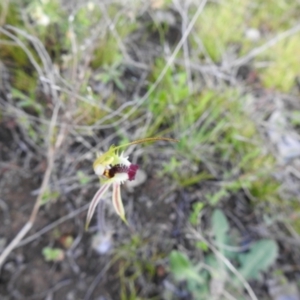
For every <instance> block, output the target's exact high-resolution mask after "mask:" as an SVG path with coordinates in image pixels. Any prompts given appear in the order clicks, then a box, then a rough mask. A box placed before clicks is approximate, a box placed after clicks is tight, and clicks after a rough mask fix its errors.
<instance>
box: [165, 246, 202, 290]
mask: <svg viewBox="0 0 300 300" xmlns="http://www.w3.org/2000/svg"><path fill="white" fill-rule="evenodd" d="M169 259H170V267H171V272H172V273H173V275H174V277H175V279H176V280H178V281H180V280H187V281H193V282H195V284H196V283H197V284H202V283H203V278H202V277H201V275H200V274H199V273H198V271H197V270H196V268H195V267H194V266H193V265H192V263H191V261H190V260H189V258H188V257H187V256H186V255H185V254H184V253H182V252H179V251H175V250H174V251H172V252H171V254H170V257H169Z"/></svg>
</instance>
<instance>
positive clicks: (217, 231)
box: [212, 209, 229, 245]
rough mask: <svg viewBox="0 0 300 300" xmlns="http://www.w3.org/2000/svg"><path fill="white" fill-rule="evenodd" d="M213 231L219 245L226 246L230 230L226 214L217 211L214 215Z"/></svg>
mask: <svg viewBox="0 0 300 300" xmlns="http://www.w3.org/2000/svg"><path fill="white" fill-rule="evenodd" d="M212 230H213V233H214V236H215V238H216V242H217V244H220V245H224V244H226V240H227V232H228V230H229V224H228V221H227V218H226V216H225V215H224V213H223V212H222V211H221V210H219V209H216V210H214V212H213V215H212Z"/></svg>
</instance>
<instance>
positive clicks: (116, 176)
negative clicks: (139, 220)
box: [86, 137, 177, 228]
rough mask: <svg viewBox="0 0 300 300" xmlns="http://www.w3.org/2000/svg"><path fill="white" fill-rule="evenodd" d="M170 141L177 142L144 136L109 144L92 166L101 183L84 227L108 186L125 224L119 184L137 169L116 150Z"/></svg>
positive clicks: (131, 177)
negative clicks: (121, 142) (128, 141)
mask: <svg viewBox="0 0 300 300" xmlns="http://www.w3.org/2000/svg"><path fill="white" fill-rule="evenodd" d="M161 140H163V141H170V142H177V140H174V139H170V138H162V137H154V138H145V139H141V140H137V141H134V142H131V143H128V144H125V145H121V146H117V147H115V146H111V147H110V148H109V150H108V151H107V152H105V153H104V154H103V155H101V156H98V157H97V159H96V160H95V161H94V164H93V167H94V171H95V173H96V175H97V176H98V177H99V178H100V179H102V178H105V180H103V182H102V185H101V186H100V188H99V190H98V191H97V193H96V194H95V196H94V198H93V199H92V201H91V204H90V206H89V209H88V213H87V219H86V228H88V226H89V224H90V221H91V219H92V216H93V214H94V212H95V209H96V207H97V205H98V203H99V201H100V200H101V199H102V197H103V196H104V194H105V193H106V192H107V190H108V189H109V187H110V186H112V188H113V192H112V203H113V206H114V208H115V210H116V212H117V214H118V215H119V216H120V218H121V219H122V220H123V221H124V222H125V223H126V224H127V221H126V218H125V211H124V207H123V203H122V198H121V184H123V183H125V182H126V181H128V180H129V181H131V180H134V179H135V175H136V172H137V170H138V168H139V167H138V165H135V164H132V163H131V162H130V161H129V160H128V156H125V155H124V152H122V153H121V154H119V152H118V150H119V149H120V148H123V147H127V146H130V145H135V144H141V143H146V142H153V141H161Z"/></svg>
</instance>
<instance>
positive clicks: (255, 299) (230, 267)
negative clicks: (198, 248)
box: [190, 228, 258, 300]
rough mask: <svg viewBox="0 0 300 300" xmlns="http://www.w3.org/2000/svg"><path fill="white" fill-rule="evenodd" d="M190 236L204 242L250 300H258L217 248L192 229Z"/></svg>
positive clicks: (244, 280) (245, 281)
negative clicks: (241, 285)
mask: <svg viewBox="0 0 300 300" xmlns="http://www.w3.org/2000/svg"><path fill="white" fill-rule="evenodd" d="M190 230H191V231H192V234H193V236H194V237H196V238H197V239H199V240H201V241H203V242H205V243H206V244H207V245H208V247H209V248H210V250H211V251H212V252H213V253H214V255H215V256H216V257H218V258H219V259H220V260H222V262H223V263H224V264H225V265H226V267H227V268H228V269H229V270H230V271H231V272H232V273H233V274H234V275H235V276H236V277H237V278H238V280H239V281H240V282H241V283H242V284H243V286H244V288H245V289H246V291H247V292H248V294H249V296H250V298H251V299H252V300H258V299H257V297H256V295H255V293H254V291H253V289H252V288H251V286H250V284H249V283H248V282H247V280H246V279H245V278H244V277H243V276H242V275H241V274H240V273H239V271H238V270H237V269H236V268H235V267H234V265H233V264H232V263H231V262H230V261H229V260H228V259H227V258H226V257H225V256H224V255H223V254H222V253H221V252H220V251H218V249H217V248H215V247H214V246H213V245H212V244H211V243H210V242H209V241H208V240H207V239H205V238H204V237H203V236H202V235H201V234H200V233H199V232H198V231H196V230H195V229H193V228H190Z"/></svg>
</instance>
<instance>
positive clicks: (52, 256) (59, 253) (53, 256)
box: [42, 247, 65, 261]
mask: <svg viewBox="0 0 300 300" xmlns="http://www.w3.org/2000/svg"><path fill="white" fill-rule="evenodd" d="M42 253H43V256H44V258H45V260H46V261H61V260H63V259H64V256H65V255H64V251H63V250H62V249H59V248H51V247H45V248H43V251H42Z"/></svg>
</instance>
